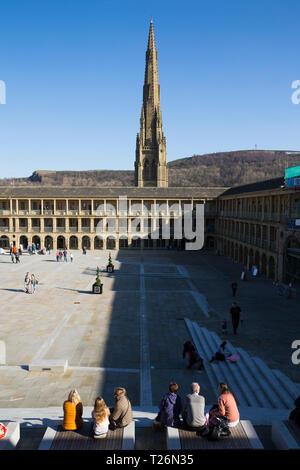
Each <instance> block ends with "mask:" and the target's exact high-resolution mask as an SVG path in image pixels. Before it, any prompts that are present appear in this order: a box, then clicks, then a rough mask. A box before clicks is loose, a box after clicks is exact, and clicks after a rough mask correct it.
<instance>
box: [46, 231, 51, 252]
mask: <svg viewBox="0 0 300 470" xmlns="http://www.w3.org/2000/svg"><path fill="white" fill-rule="evenodd" d="M48 247H50V249H51V250H53V238H52V237H50V235H47V236H46V237H45V248H46V250H47V249H48Z"/></svg>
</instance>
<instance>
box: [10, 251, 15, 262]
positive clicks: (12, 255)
mask: <svg viewBox="0 0 300 470" xmlns="http://www.w3.org/2000/svg"><path fill="white" fill-rule="evenodd" d="M11 260H12V262H13V263H14V262H15V254H14V252H13V251H12V253H11Z"/></svg>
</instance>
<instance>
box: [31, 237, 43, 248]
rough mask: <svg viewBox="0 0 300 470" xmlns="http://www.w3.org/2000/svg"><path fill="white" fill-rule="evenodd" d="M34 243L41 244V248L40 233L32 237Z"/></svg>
mask: <svg viewBox="0 0 300 470" xmlns="http://www.w3.org/2000/svg"><path fill="white" fill-rule="evenodd" d="M32 243H35V245H36V246H37V245H39V247H40V248H41V239H40V237H39V236H38V235H34V236H33V237H32Z"/></svg>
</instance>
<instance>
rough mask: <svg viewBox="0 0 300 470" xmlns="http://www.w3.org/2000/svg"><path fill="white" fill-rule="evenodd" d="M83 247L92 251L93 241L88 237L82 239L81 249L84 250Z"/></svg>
mask: <svg viewBox="0 0 300 470" xmlns="http://www.w3.org/2000/svg"><path fill="white" fill-rule="evenodd" d="M83 247H86V249H87V250H90V249H91V240H90V237H88V236H87V235H85V236H84V237H82V242H81V248H82V249H83Z"/></svg>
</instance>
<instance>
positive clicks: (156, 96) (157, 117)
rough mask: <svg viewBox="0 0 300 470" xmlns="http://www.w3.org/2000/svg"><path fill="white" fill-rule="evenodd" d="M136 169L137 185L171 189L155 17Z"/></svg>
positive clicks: (149, 41)
mask: <svg viewBox="0 0 300 470" xmlns="http://www.w3.org/2000/svg"><path fill="white" fill-rule="evenodd" d="M135 168H136V174H135V182H136V185H137V186H162V187H166V186H168V170H167V152H166V140H165V138H164V134H163V130H162V119H161V109H160V86H159V82H158V67H157V50H156V45H155V36H154V28H153V21H152V18H151V21H150V29H149V36H148V45H147V51H146V67H145V80H144V87H143V105H142V112H141V120H140V133H139V139H137V145H136V165H135Z"/></svg>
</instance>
